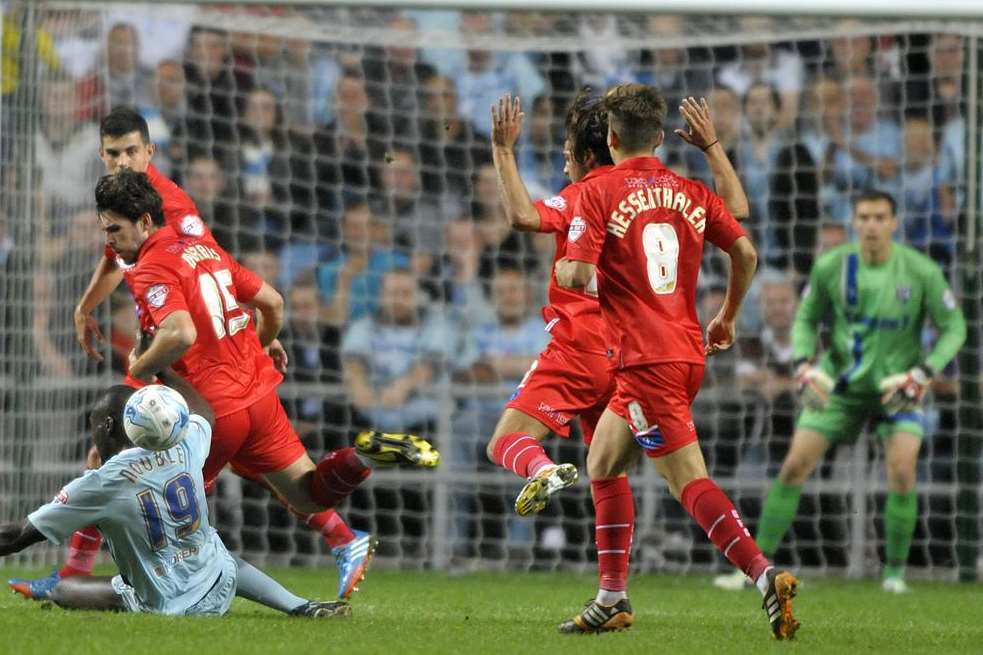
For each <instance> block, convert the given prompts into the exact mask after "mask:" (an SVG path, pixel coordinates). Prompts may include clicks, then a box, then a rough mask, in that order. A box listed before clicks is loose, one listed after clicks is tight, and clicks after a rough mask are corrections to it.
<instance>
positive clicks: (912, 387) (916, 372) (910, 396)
mask: <svg viewBox="0 0 983 655" xmlns="http://www.w3.org/2000/svg"><path fill="white" fill-rule="evenodd" d="M931 383H932V371H931V370H930V369H929V368H928V367H927V366H924V365H921V366H915V367H914V368H912V369H911V370H909V371H907V372H905V373H898V374H897V375H889V376H887V377H886V378H884V379H883V380H881V383H880V385H879V386H880V390H881V405H882V406H883V407H884V412H885V413H886V414H887V415H888V416H894V415H895V414H899V413H901V412H910V411H911V410H913V409H915V408H916V407H918V405H919V404H920V403H921V402H922V398H924V397H925V392H926V391H928V385H929V384H931Z"/></svg>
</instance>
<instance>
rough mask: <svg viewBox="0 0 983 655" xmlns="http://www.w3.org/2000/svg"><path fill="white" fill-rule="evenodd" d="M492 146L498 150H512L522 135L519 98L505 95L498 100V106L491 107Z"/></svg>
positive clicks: (523, 115) (521, 115)
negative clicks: (498, 148)
mask: <svg viewBox="0 0 983 655" xmlns="http://www.w3.org/2000/svg"><path fill="white" fill-rule="evenodd" d="M491 113H492V135H491V138H492V145H493V146H497V147H500V148H514V147H515V143H516V141H518V140H519V135H520V134H521V133H522V119H523V118H525V116H526V115H525V114H523V113H522V106H521V103H520V102H519V96H516V97H514V98H513V97H512V96H511V94H506V95H504V96H502V97H501V98H499V99H498V106H497V107H496V106H495V105H492V108H491Z"/></svg>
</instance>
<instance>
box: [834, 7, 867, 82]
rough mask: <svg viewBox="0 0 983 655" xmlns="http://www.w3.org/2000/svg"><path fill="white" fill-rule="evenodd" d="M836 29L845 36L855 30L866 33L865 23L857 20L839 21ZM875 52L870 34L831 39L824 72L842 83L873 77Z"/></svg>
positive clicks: (846, 19)
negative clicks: (854, 78) (858, 78)
mask: <svg viewBox="0 0 983 655" xmlns="http://www.w3.org/2000/svg"><path fill="white" fill-rule="evenodd" d="M836 27H837V31H839V32H840V33H843V34H846V33H848V32H850V31H854V30H857V31H859V30H864V31H866V29H865V26H864V23H863V21H861V20H858V19H856V18H845V19H843V20H840V21H837V23H836ZM873 52H874V37H872V36H871V35H870V34H869V32H868V33H863V34H856V35H851V36H839V37H837V38H835V39H830V40H829V43H828V46H827V53H826V54H827V59H826V61H825V62H824V63H825V64H826V65H825V66H824V72H825V74H826V75H829V76H830V77H832V78H833V79H835V80H838V81H840V82H845V81H846V80H849V79H850V78H851V77H873V76H874V75H875V74H876V70H875V68H874V56H873Z"/></svg>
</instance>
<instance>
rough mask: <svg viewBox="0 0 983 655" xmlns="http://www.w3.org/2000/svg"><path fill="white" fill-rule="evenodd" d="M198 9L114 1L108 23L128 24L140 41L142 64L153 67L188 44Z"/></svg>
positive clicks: (172, 57) (192, 6)
mask: <svg viewBox="0 0 983 655" xmlns="http://www.w3.org/2000/svg"><path fill="white" fill-rule="evenodd" d="M197 11H198V8H197V7H195V6H194V5H174V4H159V5H154V4H140V5H133V4H129V5H127V4H124V3H120V4H118V5H117V4H113V5H111V8H110V9H109V10H108V11H107V13H106V14H105V17H106V18H105V19H106V21H107V24H113V23H127V24H129V25H132V26H133V28H134V29H135V30H136V33H137V37H138V38H139V41H140V49H139V50H138V52H137V55H138V57H139V63H140V65H141V66H143V67H144V68H146V69H148V70H153V69H154V68H155V67H156V66H157V64H159V63H160V62H161V61H163V60H165V59H177V58H180V57H181V52H182V51H183V50H184V49H185V47H186V46H187V43H188V34H189V32H190V31H191V24H192V22H193V21H194V19H195V14H196V12H197Z"/></svg>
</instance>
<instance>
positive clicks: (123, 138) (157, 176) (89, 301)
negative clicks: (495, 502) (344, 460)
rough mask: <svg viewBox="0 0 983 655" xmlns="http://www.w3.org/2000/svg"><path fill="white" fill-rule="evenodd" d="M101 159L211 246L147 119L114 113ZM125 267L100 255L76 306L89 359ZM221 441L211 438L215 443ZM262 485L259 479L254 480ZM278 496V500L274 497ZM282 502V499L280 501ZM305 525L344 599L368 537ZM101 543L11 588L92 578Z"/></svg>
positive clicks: (307, 518)
mask: <svg viewBox="0 0 983 655" xmlns="http://www.w3.org/2000/svg"><path fill="white" fill-rule="evenodd" d="M99 134H100V144H99V157H100V158H101V159H102V162H103V165H104V166H105V168H106V173H107V174H109V175H115V174H116V173H118V172H119V171H121V170H131V171H136V172H138V173H146V175H147V178H148V179H149V180H150V183H151V184H152V185H153V187H154V189H155V190H156V191H157V193H158V195H159V196H160V197H161V200H162V210H163V214H164V222H165V224H166V225H168V226H171V227H172V228H173V229H174V231H175V232H176V233H177V234H178V235H181V236H185V237H189V238H196V239H200V240H201V241H202V242H203V243H207V244H211V245H214V244H215V240H214V238H213V237H212V233H211V230H209V229H208V226H207V225H205V223H204V222H203V221H202V220H201V218H200V217H199V216H198V208H197V207H196V206H195V203H194V201H193V200H192V199H191V197H190V196H188V194H187V193H185V192H184V190H183V189H181V187H179V186H178V185H177V184H175V183H174V182H172V181H171V180H169V179H168V178H166V177H164V176H163V175H162V174H161V173H160V171H158V170H157V169H156V168H155V167H154V165H153V163H152V159H153V156H154V144H153V142H152V141H151V140H150V130H149V127H148V125H147V122H146V120H144V118H143V117H142V116H141V115H140V114H139V113H138V112H137V111H136V110H134V109H132V108H130V107H117V108H115V109H113V110H112V111H111V112H110V113H109V114H108V115H107V116H106V117H105V118H104V119H103V120H102V122H101V123H100V125H99ZM128 267H129V265H128V264H126V263H125V262H124V261H122V260H121V259H120V258H119V257H117V255H116V253H115V252H113V250H112V249H111V248H109V246H106V249H105V252H104V256H103V257H100V258H99V261H98V262H97V263H96V268H95V271H94V272H93V274H92V279H91V280H90V282H89V286H88V288H87V289H86V290H85V292H84V293H83V294H82V298H81V299H80V300H79V302H78V305H77V306H76V308H75V331H76V336H77V338H78V341H79V344H80V345H81V346H82V348H83V350H85V352H86V353H87V354H88V355H89V357H91V358H93V359H95V360H98V361H102V359H103V357H102V355H101V354H100V353H99V351H98V350H97V349H96V348H95V347H94V341H99V342H102V341H104V337H103V335H102V332H101V331H100V329H99V323H98V321H97V320H96V319H95V317H94V316H93V315H92V312H93V310H94V309H95V308H96V307H98V306H99V305H100V304H102V303H103V301H105V299H106V298H108V297H109V295H110V294H111V293H112V292H113V291H114V290H115V289H116V288H117V287H118V286H119V283H120V282H121V281H122V280H123V271H124V270H125V269H127V268H128ZM267 351H268V353H269V355H270V356H271V357H272V358H273V361H274V363H275V365H276V368H277V370H279V371H280V372H281V373H283V372H285V371H286V367H287V364H288V362H287V353H286V351H285V350H284V349H283V347H282V346H281V345H280V342H279V341H277V340H275V339H274V340H273V341H272V342H271V343H270V345H269V347H268V348H267ZM125 383H126V384H129V385H131V386H139V385H140V383H139V382H137V381H136V380H134V379H133V378H132V377H130V376H127V378H126V380H125ZM221 438H222V435H221V434H220V433H218V432H216V434H215V440H216V442H217V441H219V440H220V439H221ZM95 455H96V452H95V447H94V446H93V447H92V448H91V449H90V452H89V455H88V458H87V460H88V462H87V463H88V467H89V468H92V467H93V466H92V463H93V462H94V461H95ZM255 481H256V482H259V483H260V484H262V481H260V480H255ZM278 498H279V497H278ZM280 500H281V501H282V502H283V503H284V504H286V501H285V500H283V499H282V498H280ZM295 514H296V515H297V517H298V518H299V519H300V520H301V521H302V522H303V523H304V524H306V525H308V526H309V527H311V528H312V529H314V530H317V531H318V532H320V533H321V534H322V536H323V537H324V540H325V542H326V543H327V544H328V546H329V547H330V548H331V551H332V553H333V554H334V555H335V559H336V561H337V564H338V572H339V587H338V594H339V596H342V597H345V598H347V597H348V596H349V595H350V594H351V591H352V589H353V588H354V587H355V586H356V585H357V584H358V582H359V580H360V579H361V577H362V575H363V573H364V570H365V565H366V563H367V560H368V556H369V555H370V554H371V553H369V552H368V551H367V550H366V549H367V548H368V547H369V546H370V543H371V537H370V536H369V535H368V534H367V533H364V532H361V531H357V530H352V529H351V528H349V527H348V525H347V524H346V523H345V521H344V519H342V518H341V517H340V516H339V515H338V513H337V512H335V511H334V510H326V511H324V512H318V513H316V514H313V515H307V514H300V513H296V512H295ZM101 545H102V535H101V534H100V532H99V530H98V529H97V528H95V527H89V528H84V529H82V530H79V531H78V532H76V533H75V534H74V535H72V538H71V539H70V540H69V555H68V560H67V561H66V563H65V565H64V566H63V567H62V568H61V569H60V570H58V571H56V572H55V573H53V574H52V575H50V576H47V577H45V578H40V579H37V580H22V579H14V580H11V581H9V583H10V585H11V586H12V587H13V588H14V589H15V590H17V591H18V592H19V593H22V594H24V595H25V596H29V597H32V598H35V599H38V600H43V599H44V597H45V594H46V592H47V590H49V589H50V588H52V587H53V586H54V585H55V584H56V583H57V582H58V579H59V578H60V577H64V576H71V575H90V574H91V573H92V568H93V566H95V561H96V555H97V554H98V553H99V548H100V546H101Z"/></svg>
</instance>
